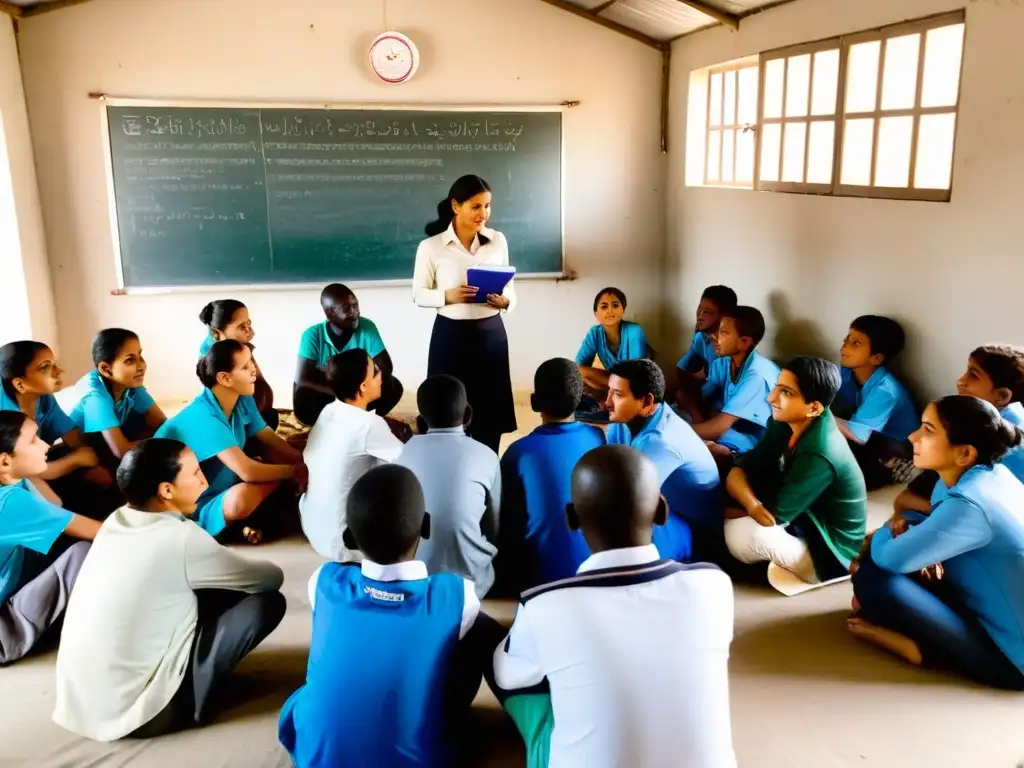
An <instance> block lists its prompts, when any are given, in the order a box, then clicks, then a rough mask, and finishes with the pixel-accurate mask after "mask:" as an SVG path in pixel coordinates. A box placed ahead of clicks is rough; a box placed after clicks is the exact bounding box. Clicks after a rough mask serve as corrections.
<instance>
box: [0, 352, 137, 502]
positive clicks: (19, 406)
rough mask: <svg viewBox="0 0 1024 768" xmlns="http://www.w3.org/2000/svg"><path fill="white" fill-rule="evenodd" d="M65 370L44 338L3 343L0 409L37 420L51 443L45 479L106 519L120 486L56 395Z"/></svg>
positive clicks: (70, 499)
mask: <svg viewBox="0 0 1024 768" xmlns="http://www.w3.org/2000/svg"><path fill="white" fill-rule="evenodd" d="M62 375H63V371H62V370H61V369H60V367H59V366H58V365H57V361H56V360H55V359H54V355H53V351H52V350H51V349H50V348H49V347H48V346H46V345H45V344H42V343H40V342H38V341H12V342H11V343H9V344H5V345H4V346H3V347H0V384H2V387H0V411H19V412H21V413H23V414H25V415H26V416H28V418H30V419H32V420H33V421H35V423H36V424H37V425H38V428H39V437H40V438H42V440H43V441H44V442H46V443H49V444H50V445H51V446H52V447H51V448H50V450H49V451H48V452H47V456H46V458H47V463H46V472H44V473H43V474H42V476H41V477H40V479H41V480H46V481H47V482H48V483H50V484H51V486H53V489H54V492H55V493H56V494H57V495H58V496H60V497H61V498H62V499H64V503H65V506H66V507H67V508H68V509H70V510H71V511H73V512H77V513H79V514H83V515H86V516H87V517H92V518H94V519H102V518H104V517H106V516H107V515H108V514H110V513H111V512H112V511H113V510H114V509H116V508H117V505H118V503H119V502H120V497H119V494H118V493H117V486H116V484H115V483H114V476H113V475H112V474H111V472H110V471H109V470H108V469H106V468H104V467H102V466H99V464H100V460H99V457H98V456H97V455H96V451H94V450H93V449H92V448H90V447H89V446H88V445H86V444H85V438H84V437H83V436H82V432H81V430H80V429H78V428H77V427H76V426H75V423H74V422H73V421H71V419H70V418H68V416H67V414H66V413H65V412H64V410H63V409H62V408H61V407H60V404H59V403H58V402H57V399H56V398H55V397H54V394H55V393H57V392H59V391H60V389H61V387H62V385H63V382H62ZM58 441H59V442H60V444H59V445H54V444H55V443H57V442H58Z"/></svg>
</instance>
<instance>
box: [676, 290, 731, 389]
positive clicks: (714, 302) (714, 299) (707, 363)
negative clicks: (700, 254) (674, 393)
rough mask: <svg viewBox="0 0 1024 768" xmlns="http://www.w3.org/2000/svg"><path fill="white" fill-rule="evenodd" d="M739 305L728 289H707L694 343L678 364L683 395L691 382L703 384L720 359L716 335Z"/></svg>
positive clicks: (701, 299) (700, 304) (695, 329)
mask: <svg viewBox="0 0 1024 768" xmlns="http://www.w3.org/2000/svg"><path fill="white" fill-rule="evenodd" d="M737 303H738V300H737V298H736V291H734V290H733V289H732V288H730V287H729V286H727V285H711V286H708V287H707V288H705V289H704V293H703V294H701V297H700V303H699V304H698V305H697V325H696V326H695V327H694V331H693V341H692V342H690V348H689V349H688V350H687V352H686V354H685V355H683V357H682V358H681V359H680V360H679V362H678V363H677V364H676V376H677V377H678V382H679V390H680V391H683V390H684V389H685V388H686V387H687V386H688V385H689V384H690V383H691V382H697V383H700V382H703V381H705V380H706V379H707V377H708V369H710V368H711V364H712V363H713V362H715V360H716V359H717V358H718V354H717V353H716V352H715V334H716V333H718V324H719V323H720V322H721V320H722V316H723V313H728V312H732V311H733V310H734V309H735V308H736V305H737Z"/></svg>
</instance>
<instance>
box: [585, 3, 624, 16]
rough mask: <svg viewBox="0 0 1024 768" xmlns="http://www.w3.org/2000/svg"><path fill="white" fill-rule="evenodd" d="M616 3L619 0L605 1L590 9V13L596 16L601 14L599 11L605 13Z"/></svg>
mask: <svg viewBox="0 0 1024 768" xmlns="http://www.w3.org/2000/svg"><path fill="white" fill-rule="evenodd" d="M617 2H619V0H605V1H604V2H603V3H601V4H600V5H595V6H594V7H593V8H591V9H590V12H591V13H595V14H597V13H601V11H607V10H608V9H609V8H611V7H612V6H613V5H615V4H616V3H617Z"/></svg>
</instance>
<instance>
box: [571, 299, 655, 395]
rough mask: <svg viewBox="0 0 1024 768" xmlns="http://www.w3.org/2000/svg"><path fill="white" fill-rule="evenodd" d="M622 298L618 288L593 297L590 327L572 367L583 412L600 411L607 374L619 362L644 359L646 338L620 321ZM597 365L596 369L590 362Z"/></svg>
mask: <svg viewBox="0 0 1024 768" xmlns="http://www.w3.org/2000/svg"><path fill="white" fill-rule="evenodd" d="M625 311H626V294H625V293H623V292H622V291H620V290H619V289H618V288H604V289H602V290H601V291H600V293H598V294H597V296H595V297H594V317H596V318H597V322H598V324H597V325H595V326H593V327H592V328H591V329H590V330H589V331H588V332H587V335H586V337H585V338H584V339H583V343H582V344H581V345H580V350H579V352H577V353H576V364H577V365H578V366H579V369H580V374H581V375H582V376H583V383H584V384H585V386H586V398H585V400H584V405H583V411H584V412H594V411H600V410H601V409H603V407H604V402H605V400H606V399H607V397H608V371H610V370H611V369H612V366H614V365H615V364H616V363H619V362H622V361H623V360H635V359H637V358H640V357H647V335H646V334H645V333H644V329H643V328H642V327H640V325H639V324H637V323H633V322H630V321H629V320H623V319H622V315H623V314H624V313H625ZM595 359H596V360H599V361H600V362H601V367H600V368H595V367H594V361H595Z"/></svg>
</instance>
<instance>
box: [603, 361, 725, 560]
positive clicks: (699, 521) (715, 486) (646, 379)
mask: <svg viewBox="0 0 1024 768" xmlns="http://www.w3.org/2000/svg"><path fill="white" fill-rule="evenodd" d="M608 386H609V391H608V413H609V417H610V418H611V421H612V426H611V427H610V428H609V430H608V433H607V437H608V442H609V443H611V444H618V445H629V446H631V447H633V448H635V449H636V450H638V451H640V452H641V453H642V454H644V455H645V456H647V457H648V458H649V459H651V461H653V462H654V466H655V468H656V469H657V470H658V479H659V481H660V482H661V492H662V493H663V494H664V495H665V498H666V499H667V500H668V505H669V512H670V514H669V516H668V521H667V522H666V523H665V524H664V525H663V526H659V527H658V528H655V529H654V544H655V545H656V546H657V547H658V551H659V552H661V554H662V556H663V557H668V558H671V559H672V560H683V559H686V558H688V557H689V556H690V553H691V528H692V527H693V526H700V527H701V528H702V530H704V529H712V528H714V527H717V528H718V529H719V530H720V529H721V524H722V490H721V480H720V478H719V473H718V467H717V465H716V464H715V460H714V458H713V457H712V455H711V453H710V452H709V451H708V448H707V446H706V445H704V442H703V441H702V440H701V439H700V438H699V437H697V435H696V433H695V432H694V431H693V428H692V427H691V426H690V425H689V424H687V423H686V422H685V421H683V420H682V419H681V418H679V417H678V416H676V414H675V412H673V410H672V409H671V408H669V407H668V406H667V405H666V404H665V375H664V374H663V373H662V372H661V368H659V367H658V366H657V365H656V364H655V363H654V362H652V361H650V360H627V361H626V362H624V363H618V364H617V365H616V366H615V367H614V368H612V370H611V379H610V380H609V383H608Z"/></svg>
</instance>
